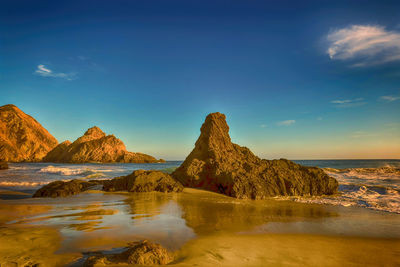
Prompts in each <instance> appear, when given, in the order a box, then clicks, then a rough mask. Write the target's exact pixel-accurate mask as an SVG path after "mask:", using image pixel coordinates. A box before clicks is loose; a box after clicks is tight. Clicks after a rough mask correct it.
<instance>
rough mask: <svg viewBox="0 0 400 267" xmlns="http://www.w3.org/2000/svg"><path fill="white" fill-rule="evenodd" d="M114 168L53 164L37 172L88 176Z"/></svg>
mask: <svg viewBox="0 0 400 267" xmlns="http://www.w3.org/2000/svg"><path fill="white" fill-rule="evenodd" d="M112 171H114V170H110V169H104V170H102V169H99V170H95V169H89V168H68V167H55V166H52V165H50V166H47V167H44V168H42V169H40V170H39V172H42V173H54V174H60V175H64V176H78V175H80V176H90V175H94V174H101V173H103V172H112Z"/></svg>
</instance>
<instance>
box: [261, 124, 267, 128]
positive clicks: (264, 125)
mask: <svg viewBox="0 0 400 267" xmlns="http://www.w3.org/2000/svg"><path fill="white" fill-rule="evenodd" d="M267 126H268V125H266V124H261V125H260V127H261V128H267Z"/></svg>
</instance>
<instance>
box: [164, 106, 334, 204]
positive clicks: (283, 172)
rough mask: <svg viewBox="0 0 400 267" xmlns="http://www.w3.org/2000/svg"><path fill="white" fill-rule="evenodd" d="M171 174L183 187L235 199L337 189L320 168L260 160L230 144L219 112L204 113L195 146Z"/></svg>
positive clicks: (247, 151) (225, 126)
mask: <svg viewBox="0 0 400 267" xmlns="http://www.w3.org/2000/svg"><path fill="white" fill-rule="evenodd" d="M172 176H173V177H174V178H175V179H177V180H178V181H180V182H181V183H182V184H183V185H184V186H189V187H199V188H204V189H207V190H210V191H214V192H218V193H222V194H225V195H228V196H232V197H236V198H251V199H263V198H266V197H271V196H277V195H284V196H293V195H301V196H303V195H323V194H334V193H335V192H337V188H338V183H337V181H336V180H335V179H334V178H331V177H329V176H328V175H327V174H325V173H324V172H323V171H322V170H321V169H319V168H316V167H305V166H302V165H299V164H296V163H294V162H292V161H289V160H286V159H280V160H265V159H260V158H258V157H257V156H255V155H254V154H253V153H252V152H251V151H250V150H249V149H248V148H246V147H241V146H239V145H236V144H233V143H232V142H231V139H230V137H229V127H228V124H227V123H226V121H225V115H224V114H221V113H212V114H209V115H208V116H207V118H206V120H205V122H204V124H203V125H202V127H201V134H200V137H199V139H198V140H197V141H196V144H195V148H194V149H193V151H192V152H191V153H190V154H189V156H188V157H187V158H186V159H185V161H184V162H183V163H182V165H181V166H180V167H179V168H178V169H176V170H175V171H174V172H173V173H172Z"/></svg>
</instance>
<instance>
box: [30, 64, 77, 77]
mask: <svg viewBox="0 0 400 267" xmlns="http://www.w3.org/2000/svg"><path fill="white" fill-rule="evenodd" d="M35 74H36V75H40V76H43V77H55V78H64V79H66V80H73V79H74V78H75V77H76V73H62V72H53V71H52V70H51V69H49V68H47V67H45V66H44V65H42V64H40V65H38V66H37V69H36V71H35Z"/></svg>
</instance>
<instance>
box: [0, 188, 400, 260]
mask: <svg viewBox="0 0 400 267" xmlns="http://www.w3.org/2000/svg"><path fill="white" fill-rule="evenodd" d="M24 201H26V200H24ZM31 201H32V200H31ZM34 202H35V205H32V204H28V205H26V204H24V202H23V201H22V200H18V203H20V205H17V204H15V203H14V204H12V203H11V202H7V203H2V205H3V206H1V205H0V210H8V209H7V207H11V206H10V205H14V206H13V209H14V210H15V212H14V215H13V216H14V217H12V218H9V219H12V220H13V221H12V222H11V223H9V224H7V225H6V227H7V228H6V229H7V230H11V229H16V228H18V227H21V226H24V227H32V226H36V227H37V226H38V225H39V226H40V225H46V226H49V227H53V231H54V228H55V229H58V233H60V234H61V235H60V237H61V238H59V239H57V242H59V243H57V242H55V241H54V242H55V243H54V244H55V245H54V246H55V247H56V248H58V250H57V253H59V254H60V255H75V258H76V255H77V254H76V253H79V255H80V253H84V252H90V251H99V250H100V251H102V250H111V249H116V248H123V247H125V246H126V245H127V243H129V242H133V241H138V240H142V239H148V240H150V241H153V242H156V243H159V244H161V245H163V246H164V247H166V248H167V249H169V250H171V251H175V252H176V253H177V254H178V255H179V257H178V260H177V261H176V262H175V264H178V265H181V264H183V263H186V264H188V263H196V262H197V263H198V262H204V263H208V264H223V265H227V266H229V264H230V263H232V262H235V261H237V263H238V264H239V265H240V264H242V265H246V261H244V259H245V258H246V257H245V256H243V257H244V258H241V259H239V258H237V257H236V255H240V253H241V252H240V251H247V253H249V257H248V258H249V262H252V263H254V264H259V263H260V262H262V260H264V259H263V258H262V257H261V256H260V255H263V254H265V253H267V252H266V250H267V251H271V253H272V254H271V253H270V257H271V259H275V260H276V262H275V263H276V264H278V265H279V264H284V262H281V263H279V262H278V260H279V257H283V258H284V256H282V255H280V253H294V254H293V255H298V257H301V251H302V248H303V247H302V246H303V245H304V244H306V243H307V238H308V239H310V240H311V239H312V240H311V241H312V242H315V244H320V245H321V246H322V245H324V246H329V242H331V241H330V239H329V238H327V235H331V236H342V237H343V236H346V237H349V239H348V240H349V241H346V240H347V239H346V240H345V239H341V240H342V241H341V242H342V243H343V244H342V243H340V242H339V243H337V244H336V245H335V246H336V247H332V248H331V249H332V250H333V251H336V253H339V254H340V253H341V252H340V247H346V246H347V245H345V243H346V242H354V244H361V243H362V240H363V238H365V237H366V236H369V237H377V238H381V239H382V238H383V237H393V238H400V235H399V234H398V233H400V228H399V227H400V226H399V224H398V222H399V218H400V215H398V214H389V215H388V214H385V216H383V215H382V213H380V212H374V211H369V210H365V209H361V208H343V207H334V206H326V205H316V204H304V203H296V202H290V201H275V200H273V199H271V200H262V201H253V200H249V201H246V200H237V199H234V198H230V197H226V196H223V195H219V194H215V193H211V192H206V191H201V190H194V189H185V190H184V192H183V193H179V194H177V193H170V194H165V193H155V192H154V193H134V194H129V193H98V192H97V193H96V192H91V193H86V194H81V195H79V196H74V197H68V198H64V199H46V200H44V199H36V200H34ZM27 203H29V202H27ZM17 207H19V208H17ZM22 207H25V208H22ZM18 210H19V211H18ZM25 210H28V211H29V210H31V213H29V212H24V211H25ZM23 213H24V214H23ZM47 228H48V227H47ZM47 228H46V229H47ZM277 233H279V234H277ZM0 234H1V229H0ZM24 234H27V235H29V232H26V233H24ZM289 234H291V236H294V237H293V239H290V238H289V239H290V240H292V241H290V242H291V243H290V248H288V247H286V248H285V246H282V244H281V243H280V242H281V241H282V242H287V241H286V239H285V238H286V237H285V236H288V235H289ZM10 236H11V237H10ZM296 236H297V237H296ZM298 236H302V237H301V238H300V237H298ZM323 236H325V237H323ZM351 236H358V239H357V238H356V239H354V238H353V239H351ZM2 238H4V236H3V237H1V235H0V242H3V241H4V240H2ZM7 238H12V234H9V235H8V237H7ZM18 238H19V237H18V234H15V239H16V240H17V239H18ZM282 238H283V239H282ZM281 239H282V240H281ZM229 240H231V241H229ZM365 240H367V241H368V242H367V241H366V242H367V243H366V244H367V245H365V246H364V248H365V249H367V250H368V249H372V248H373V247H374V246H375V245H374V244H375V243H374V242H376V244H381V245H385V244H386V245H387V244H392V243H390V242H392V241H393V240H392V241H390V242H389V241H385V240H380V239H379V240H378V239H376V240H375V241H374V240H373V239H365ZM394 240H398V239H394ZM230 242H232V243H230ZM235 242H237V243H235ZM393 242H394V241H393ZM275 243H276V244H275ZM303 243H304V244H303ZM57 244H60V245H59V246H58V245H57ZM214 244H215V245H214ZM218 244H220V245H221V246H219V245H218ZM249 244H252V245H251V247H253V248H252V249H250V250H249V249H245V248H242V247H243V246H244V245H247V246H250V245H249ZM270 244H275V245H276V246H278V248H279V249H278V248H274V249H272V248H271V246H270ZM386 245H385V246H386ZM279 246H280V247H279ZM361 248H362V246H361V247H360V249H361ZM313 249H314V250H315V251H317V250H318V246H317V245H316V246H314V248H313ZM53 251H55V248H53ZM207 251H208V252H207ZM396 251H398V248H396V247H395V246H394V247H393V246H392V247H391V252H388V253H389V254H390V253H395V252H396ZM71 253H75V254H71ZM235 253H236V254H235ZM273 253H275V254H273ZM253 254H254V255H253ZM390 255H392V254H390ZM390 255H389V257H391V256H390ZM220 256H221V257H222V258H221V257H220ZM309 256H310V257H311V254H310V255H309ZM342 256H343V255H339V256H337V257H339V258H340V257H342ZM60 257H61V256H60ZM227 257H228V258H229V257H231V258H232V259H226V258H227ZM254 257H255V258H254ZM343 257H344V256H343ZM69 258H71V256H69ZM343 259H344V258H342V260H343ZM309 260H310V261H311V262H312V261H313V259H311V258H310V259H309ZM288 262H290V261H288ZM293 262H295V261H294V260H293ZM293 262H292V263H293ZM272 263H273V261H272V260H271V264H272ZM183 265H185V264H183ZM250 265H251V264H250ZM199 266H201V264H200V265H199ZM204 266H207V264H205V265H204Z"/></svg>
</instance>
